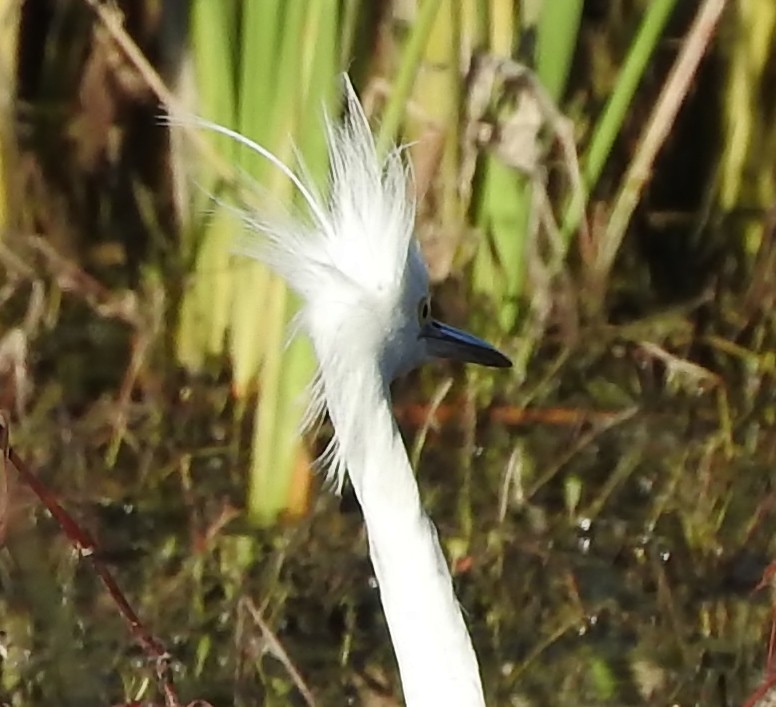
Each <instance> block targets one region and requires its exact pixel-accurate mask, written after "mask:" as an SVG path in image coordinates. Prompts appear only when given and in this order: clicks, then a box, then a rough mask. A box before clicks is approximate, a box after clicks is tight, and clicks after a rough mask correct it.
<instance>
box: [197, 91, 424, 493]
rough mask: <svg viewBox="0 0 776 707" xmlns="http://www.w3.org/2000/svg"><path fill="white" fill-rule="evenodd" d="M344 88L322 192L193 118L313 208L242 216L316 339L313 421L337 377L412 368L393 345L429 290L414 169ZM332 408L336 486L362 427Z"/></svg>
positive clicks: (367, 377)
mask: <svg viewBox="0 0 776 707" xmlns="http://www.w3.org/2000/svg"><path fill="white" fill-rule="evenodd" d="M344 88H345V99H346V100H345V104H346V105H345V111H344V117H343V119H342V121H341V122H334V121H332V119H331V118H330V117H329V116H325V118H324V126H325V132H326V138H327V144H328V150H329V180H328V184H327V187H328V192H327V195H326V196H323V195H322V194H321V191H320V190H318V189H317V188H316V186H315V185H314V184H313V183H312V181H311V179H310V178H309V177H308V176H307V174H306V172H305V171H304V169H301V168H300V169H297V170H296V171H295V170H293V169H292V168H290V167H289V166H288V165H286V164H285V163H284V162H282V161H281V160H280V159H279V158H278V157H276V156H275V155H274V154H273V153H271V152H270V151H269V150H267V149H266V148H264V147H262V146H261V145H259V144H257V143H255V142H253V141H252V140H250V139H248V138H246V137H245V136H243V135H240V134H239V133H237V132H236V131H233V130H230V129H229V128H225V127H223V126H219V125H215V124H212V123H208V122H206V121H201V120H197V121H196V124H197V125H199V126H201V127H205V128H207V129H210V130H214V131H216V132H219V133H221V134H224V135H227V136H229V137H231V138H232V139H234V140H236V141H237V142H239V143H240V144H241V145H243V146H244V147H246V148H248V149H250V150H253V151H255V152H256V153H258V154H260V155H261V156H263V157H264V158H266V159H267V160H269V161H270V162H271V163H272V164H273V165H275V166H276V167H277V168H278V169H280V170H281V171H282V172H283V173H284V174H285V175H286V176H287V177H288V178H289V179H290V180H291V181H292V182H293V184H294V186H295V187H296V188H297V190H298V191H299V194H300V195H301V196H302V198H303V200H304V202H305V203H306V205H307V211H308V213H306V214H302V215H300V216H296V215H295V216H291V215H290V214H289V213H283V212H281V214H280V216H278V215H277V209H275V211H274V213H266V214H265V213H261V214H260V213H257V212H255V211H253V210H251V211H244V212H240V213H241V216H242V218H243V220H244V222H245V224H246V226H247V228H246V231H247V233H246V237H245V238H243V239H242V242H241V243H240V246H239V251H240V252H241V253H243V254H244V255H248V256H250V257H254V258H257V259H258V260H261V261H263V262H265V263H266V264H267V265H268V266H269V267H270V268H271V269H272V270H274V271H275V272H277V273H278V274H279V275H280V276H281V277H282V278H283V279H284V280H285V281H286V283H287V284H288V285H289V287H291V289H293V290H294V291H295V292H296V293H297V294H298V295H299V296H300V298H301V308H300V312H299V314H298V315H297V318H296V320H295V327H296V329H297V330H301V331H302V332H303V333H305V334H306V335H308V336H309V337H310V339H311V340H312V343H313V345H314V348H315V351H316V355H317V358H318V373H317V375H316V378H315V381H314V382H313V384H312V386H311V399H310V404H309V407H308V412H307V414H306V415H305V422H306V424H307V425H308V426H309V425H312V424H314V423H315V421H316V420H317V419H319V417H320V414H322V412H323V411H324V410H325V409H326V407H327V403H326V400H327V398H328V400H329V401H331V400H332V399H333V398H335V399H336V396H338V395H344V394H345V393H344V392H343V391H342V390H338V389H339V388H341V387H342V385H341V381H349V382H350V383H354V381H355V384H358V380H359V379H360V378H363V380H364V381H373V380H382V381H384V383H385V386H386V388H387V383H388V382H389V380H390V379H391V378H392V377H393V375H395V373H396V371H397V370H400V369H402V368H407V367H408V366H406V365H405V363H404V362H402V361H398V360H394V359H393V358H392V356H393V357H395V355H394V354H393V353H392V352H391V349H392V348H396V347H389V346H388V344H389V343H390V342H391V341H393V339H394V338H395V334H396V332H397V331H399V330H401V329H402V327H404V326H405V322H404V321H403V319H402V317H404V318H405V319H406V318H407V317H406V312H407V311H409V312H410V317H411V318H412V321H413V322H415V321H416V311H417V301H418V299H419V298H421V297H423V296H424V295H425V293H426V292H427V289H428V276H427V274H426V269H425V265H424V264H423V261H422V258H421V257H420V253H419V251H418V247H417V243H416V242H415V240H414V238H413V237H412V232H413V225H414V219H415V202H414V199H413V196H412V191H411V190H410V188H409V187H410V185H411V174H410V173H409V168H408V166H407V164H406V163H405V161H404V160H403V158H402V154H401V150H400V149H399V148H393V149H391V150H390V151H388V152H387V154H386V155H385V156H381V155H379V154H378V151H377V146H376V144H375V140H374V137H373V135H372V132H371V130H370V128H369V124H368V122H367V119H366V116H365V114H364V111H363V109H362V107H361V104H360V103H359V101H358V98H357V97H356V94H355V91H354V90H353V87H352V85H351V83H350V81H349V80H348V78H347V76H346V77H345V78H344ZM408 273H410V275H411V276H408ZM414 338H417V337H414ZM397 355H399V356H405V357H406V356H414V353H406V352H401V353H399V354H397ZM356 364H359V365H360V364H372V365H374V366H375V367H376V368H377V369H379V370H372V371H368V372H367V371H366V370H354V369H355V368H356V367H357V366H356ZM335 382H336V385H335ZM348 394H349V395H353V391H350V392H349V393H348ZM355 394H356V395H357V394H358V393H357V392H356V393H355ZM336 407H337V410H338V412H336V413H335V411H334V410H333V409H331V406H330V409H329V412H330V414H331V416H332V419H333V422H334V427H335V435H334V438H333V439H332V442H331V443H330V445H329V446H328V448H327V450H326V452H325V453H324V455H323V456H322V458H321V460H320V461H321V463H322V464H323V465H324V466H325V467H326V468H327V470H328V473H329V477H330V478H331V479H332V480H333V481H334V482H335V484H336V487H337V488H338V489H339V488H341V485H342V482H343V480H344V474H345V462H344V456H345V455H344V454H343V449H347V448H348V445H349V443H350V442H351V441H353V438H354V437H355V436H358V435H363V430H362V429H361V427H360V422H361V421H359V420H358V419H356V415H355V414H353V415H352V416H349V414H348V413H347V412H345V413H343V411H347V410H348V406H347V405H338V406H336ZM351 417H352V419H351ZM334 418H337V419H334ZM351 471H352V470H351Z"/></svg>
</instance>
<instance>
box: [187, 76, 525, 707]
mask: <svg viewBox="0 0 776 707" xmlns="http://www.w3.org/2000/svg"><path fill="white" fill-rule="evenodd" d="M345 91H346V103H347V105H346V111H345V115H344V118H343V122H342V123H341V124H339V125H335V124H333V123H332V122H331V121H330V120H329V119H328V118H327V119H326V120H325V129H326V136H327V142H328V148H329V153H330V174H329V193H328V196H327V197H326V198H323V197H322V196H321V194H320V193H319V192H318V190H317V189H316V187H315V186H314V185H313V184H312V183H311V181H310V180H309V179H308V178H307V177H306V176H305V175H304V171H303V170H302V171H300V173H299V174H297V173H296V172H295V171H294V170H293V169H291V168H290V167H288V166H287V165H286V164H285V163H283V162H282V161H281V160H280V159H278V158H277V157H276V156H275V155H273V154H272V153H271V152H269V151H268V150H266V149H265V148H264V147H262V146H261V145H258V144H256V143H255V142H253V141H251V140H249V139H248V138H246V137H244V136H242V135H240V134H239V133H236V132H234V131H232V130H229V129H228V128H224V127H221V126H217V125H212V124H207V123H204V122H203V123H200V124H201V125H204V126H205V127H207V128H209V129H213V130H216V131H218V132H220V133H222V134H225V135H228V136H230V137H232V138H233V139H235V140H237V141H238V142H239V143H241V144H242V145H244V146H246V147H248V148H250V149H252V150H254V151H256V152H257V153H259V154H261V155H262V156H263V157H265V158H266V159H268V160H269V161H270V162H272V163H273V164H274V165H275V166H276V167H277V168H279V169H280V170H282V172H283V173H285V174H286V176H287V177H288V178H289V179H290V180H291V181H292V182H293V184H294V185H295V187H296V188H297V189H298V190H299V192H300V194H301V195H302V197H303V199H304V201H305V202H306V204H307V207H308V209H309V217H307V218H292V217H290V216H288V217H286V218H283V219H276V218H274V217H271V216H269V217H265V216H263V215H257V214H255V213H248V214H246V215H245V218H246V223H247V225H248V227H249V229H248V230H249V231H250V232H259V233H260V234H261V237H259V238H253V239H252V240H250V241H249V242H248V245H247V246H245V247H244V249H243V250H244V251H245V252H246V254H248V255H251V256H253V257H256V258H258V259H260V260H262V261H264V262H265V263H267V264H268V265H269V266H270V267H271V268H272V269H273V270H274V271H275V272H277V273H278V274H279V275H280V276H281V277H283V278H284V279H285V281H286V282H287V283H288V285H289V286H290V287H291V288H292V289H293V290H294V291H296V292H297V294H298V295H299V296H300V299H301V308H300V311H299V314H298V315H297V320H296V323H297V326H298V331H300V332H302V333H304V334H306V335H307V336H308V337H309V338H310V340H311V341H312V344H313V347H314V349H315V353H316V356H317V359H318V372H317V376H316V379H315V383H314V385H313V387H312V396H311V397H312V400H311V403H310V410H311V411H312V415H311V417H315V416H317V415H318V414H320V413H321V412H323V411H324V410H326V411H328V414H329V416H330V418H331V421H332V423H333V427H334V437H333V439H332V441H331V443H330V445H329V447H328V449H327V452H326V454H325V455H324V459H325V461H326V462H327V464H328V466H329V473H330V474H331V476H332V478H333V480H335V481H336V483H337V485H338V487H341V484H342V481H343V479H344V475H345V474H346V473H347V474H348V475H349V477H350V479H351V482H352V484H353V488H354V490H355V493H356V496H357V498H358V500H359V503H360V504H361V507H362V510H363V515H364V521H365V523H366V529H367V537H368V541H369V552H370V556H371V560H372V565H373V567H374V571H375V576H376V578H377V583H378V586H379V590H380V599H381V601H382V605H383V610H384V612H385V617H386V620H387V623H388V629H389V631H390V635H391V639H392V641H393V647H394V651H395V654H396V658H397V661H398V664H399V673H400V677H401V682H402V689H403V692H404V698H405V701H406V703H407V704H408V705H413V706H419V705H422V706H423V707H430V706H432V705H445V706H446V707H455V706H456V705H460V706H465V707H472V706H475V705H484V704H485V701H484V697H483V692H482V685H481V680H480V673H479V668H478V665H477V658H476V655H475V653H474V649H473V647H472V643H471V639H470V637H469V634H468V632H467V629H466V625H465V623H464V620H463V616H462V614H461V609H460V607H459V605H458V601H457V600H456V597H455V594H454V592H453V584H452V579H451V576H450V571H449V569H448V567H447V563H446V561H445V558H444V555H443V553H442V549H441V546H440V544H439V540H438V537H437V532H436V529H435V527H434V525H433V523H432V522H431V520H430V519H429V518H428V516H427V515H426V513H425V512H424V510H423V507H422V505H421V501H420V495H419V492H418V485H417V482H416V480H415V475H414V474H413V471H412V468H411V466H410V462H409V459H408V457H407V453H406V450H405V447H404V444H403V442H402V438H401V436H400V433H399V430H398V428H397V425H396V421H395V419H394V416H393V413H392V411H391V395H390V390H389V386H390V383H391V381H393V380H394V378H395V377H396V376H397V375H399V374H401V373H403V372H406V371H408V370H410V369H412V368H414V367H416V366H418V365H420V364H422V363H423V362H425V361H427V360H429V359H430V358H433V357H443V358H452V359H458V360H461V361H470V362H474V363H478V364H481V365H485V366H495V367H508V366H510V365H511V363H510V361H509V359H508V358H507V357H506V356H504V355H503V354H502V353H501V352H499V351H498V350H497V349H495V348H493V347H492V346H491V345H489V344H487V343H485V342H484V341H481V340H480V339H478V338H476V337H474V336H472V335H470V334H467V333H465V332H462V331H459V330H457V329H454V328H452V327H449V326H447V325H445V324H442V323H440V322H438V321H436V320H434V319H433V318H432V316H431V303H430V297H429V281H428V274H427V271H426V266H425V263H424V262H423V259H422V256H421V253H420V249H419V247H418V244H417V242H416V240H415V239H414V237H413V226H414V218H415V203H414V201H413V199H412V197H411V190H410V186H411V184H410V181H411V175H410V174H409V169H408V167H407V165H406V163H405V161H404V160H403V158H402V155H401V151H400V149H398V148H396V149H393V150H392V151H390V152H389V153H388V154H387V155H386V156H385V157H381V156H380V155H379V154H378V152H377V149H376V146H375V141H374V138H373V136H372V133H371V131H370V129H369V125H368V123H367V120H366V116H365V115H364V112H363V109H362V107H361V105H360V103H359V102H358V98H357V97H356V95H355V92H354V90H353V88H352V86H351V84H350V82H349V81H348V80H347V78H346V79H345Z"/></svg>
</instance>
